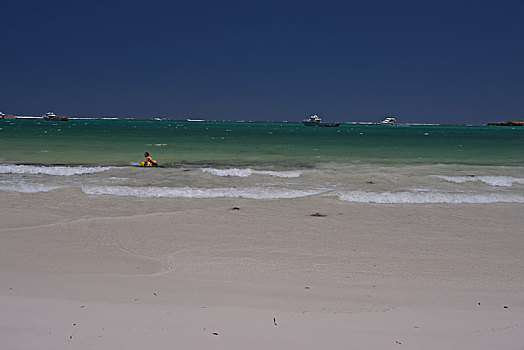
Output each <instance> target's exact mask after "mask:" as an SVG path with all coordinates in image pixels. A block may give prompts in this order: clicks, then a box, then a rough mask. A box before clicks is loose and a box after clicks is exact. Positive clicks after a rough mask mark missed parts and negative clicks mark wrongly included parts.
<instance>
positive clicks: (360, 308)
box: [0, 189, 524, 349]
mask: <svg viewBox="0 0 524 350" xmlns="http://www.w3.org/2000/svg"><path fill="white" fill-rule="evenodd" d="M235 208H237V209H235ZM523 208H524V206H523V205H522V204H487V205H486V204H477V205H466V204H460V205H459V204H456V205H452V204H428V205H413V204H411V205H407V204H406V205H404V204H394V205H386V204H352V203H344V202H340V201H338V200H336V199H334V198H318V197H317V198H314V197H311V198H301V199H292V200H271V201H261V200H258V201H257V200H241V199H238V200H236V199H212V200H203V199H198V200H186V199H139V198H129V197H128V198H116V197H110V196H86V195H85V194H83V193H81V192H80V191H79V190H75V189H70V190H64V191H52V192H48V193H37V194H24V193H7V192H2V193H1V196H0V310H2V312H1V316H0V339H2V342H3V344H4V346H5V347H4V348H6V349H21V348H38V349H65V348H75V349H84V348H96V349H114V348H123V347H125V348H127V349H143V348H144V347H146V346H153V347H155V348H166V347H171V348H173V347H174V348H191V349H205V348H210V347H213V348H217V349H235V348H250V349H267V348H268V347H272V348H277V349H318V348H329V349H347V348H348V347H350V348H356V349H371V348H384V349H388V348H395V349H399V348H404V349H421V348H424V349H444V348H448V349H449V348H476V349H493V348H504V349H521V348H522V346H524V331H523V329H524V323H523V321H522V320H523V319H524V259H522V252H523V251H524V234H523V233H522V227H524V219H523V218H522V215H521V213H522V209H523ZM314 213H320V214H321V216H311V214H314ZM322 215H325V216H322Z"/></svg>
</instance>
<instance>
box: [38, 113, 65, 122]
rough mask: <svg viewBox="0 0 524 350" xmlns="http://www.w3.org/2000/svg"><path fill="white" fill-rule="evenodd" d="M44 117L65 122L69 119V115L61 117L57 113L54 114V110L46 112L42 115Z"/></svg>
mask: <svg viewBox="0 0 524 350" xmlns="http://www.w3.org/2000/svg"><path fill="white" fill-rule="evenodd" d="M42 118H44V119H45V120H60V121H63V122H66V121H68V120H69V118H68V117H59V116H57V115H56V114H54V113H53V112H47V113H46V114H44V115H43V116H42Z"/></svg>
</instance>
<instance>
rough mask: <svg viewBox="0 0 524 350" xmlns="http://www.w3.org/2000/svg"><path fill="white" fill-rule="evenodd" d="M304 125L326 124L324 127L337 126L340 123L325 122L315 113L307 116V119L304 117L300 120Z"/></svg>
mask: <svg viewBox="0 0 524 350" xmlns="http://www.w3.org/2000/svg"><path fill="white" fill-rule="evenodd" d="M302 123H304V125H306V126H326V127H336V126H339V125H340V123H325V122H323V121H322V119H320V117H319V116H318V115H316V114H314V115H312V116H311V117H309V119H304V120H303V121H302Z"/></svg>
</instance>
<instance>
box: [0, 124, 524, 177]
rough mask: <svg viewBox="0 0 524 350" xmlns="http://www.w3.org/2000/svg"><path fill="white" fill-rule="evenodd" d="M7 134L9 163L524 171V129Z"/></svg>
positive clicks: (158, 127) (109, 127)
mask: <svg viewBox="0 0 524 350" xmlns="http://www.w3.org/2000/svg"><path fill="white" fill-rule="evenodd" d="M0 128H2V130H0V147H1V149H3V150H4V154H3V155H2V156H1V158H2V159H3V160H4V161H10V162H19V163H36V164H112V165H127V164H129V163H130V162H136V161H138V160H140V159H141V158H142V154H143V152H144V151H146V150H147V151H149V152H150V153H151V154H152V155H153V156H154V157H155V158H156V159H158V160H159V161H160V162H161V163H162V164H165V165H181V164H218V165H235V166H236V165H253V164H260V165H270V164H278V165H288V166H291V167H292V166H295V165H297V164H300V165H309V166H312V165H315V164H318V163H321V162H355V161H361V162H365V163H368V162H370V163H384V164H413V163H456V164H497V165H520V166H521V165H524V152H523V150H524V128H518V127H487V126H421V125H409V126H408V125H397V126H385V125H348V124H342V125H341V126H340V127H338V128H318V127H306V126H303V125H302V124H301V123H268V122H187V121H175V120H161V121H157V120H70V121H69V122H45V121H43V120H42V119H17V120H14V121H7V120H2V121H1V122H0ZM5 150H7V151H8V152H5Z"/></svg>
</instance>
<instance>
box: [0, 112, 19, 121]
mask: <svg viewBox="0 0 524 350" xmlns="http://www.w3.org/2000/svg"><path fill="white" fill-rule="evenodd" d="M6 118H11V119H17V116H16V115H9V114H4V113H2V112H0V119H6Z"/></svg>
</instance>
